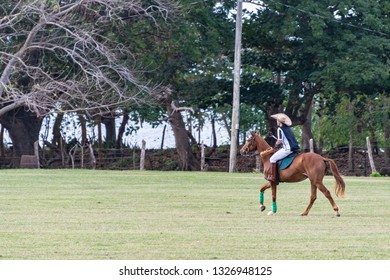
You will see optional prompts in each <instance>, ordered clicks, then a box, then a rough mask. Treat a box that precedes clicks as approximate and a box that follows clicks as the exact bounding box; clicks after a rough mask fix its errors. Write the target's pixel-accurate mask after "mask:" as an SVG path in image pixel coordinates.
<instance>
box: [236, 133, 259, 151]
mask: <svg viewBox="0 0 390 280" xmlns="http://www.w3.org/2000/svg"><path fill="white" fill-rule="evenodd" d="M256 137H259V134H258V132H257V133H254V132H252V131H251V136H250V137H249V138H248V140H246V142H245V144H244V146H242V148H241V150H240V154H241V155H242V156H247V155H249V153H252V152H254V151H256V149H257V146H256Z"/></svg>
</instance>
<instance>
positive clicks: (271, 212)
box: [268, 184, 278, 216]
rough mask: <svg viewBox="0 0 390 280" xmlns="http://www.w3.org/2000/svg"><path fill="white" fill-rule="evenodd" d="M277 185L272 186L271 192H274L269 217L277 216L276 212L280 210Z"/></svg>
mask: <svg viewBox="0 0 390 280" xmlns="http://www.w3.org/2000/svg"><path fill="white" fill-rule="evenodd" d="M276 186H277V185H276V184H271V190H272V210H271V211H269V212H268V216H272V215H274V214H276V211H277V210H278V209H277V207H276Z"/></svg>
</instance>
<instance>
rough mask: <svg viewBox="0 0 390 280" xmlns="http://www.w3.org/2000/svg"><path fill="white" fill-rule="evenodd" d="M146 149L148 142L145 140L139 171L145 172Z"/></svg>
mask: <svg viewBox="0 0 390 280" xmlns="http://www.w3.org/2000/svg"><path fill="white" fill-rule="evenodd" d="M145 147H146V142H145V140H142V149H141V160H140V166H139V170H145Z"/></svg>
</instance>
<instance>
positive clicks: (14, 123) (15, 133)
mask: <svg viewBox="0 0 390 280" xmlns="http://www.w3.org/2000/svg"><path fill="white" fill-rule="evenodd" d="M42 120H43V119H42V118H37V117H36V115H35V114H34V113H32V112H30V111H27V110H25V109H24V108H19V109H16V110H13V111H10V112H8V113H6V114H4V115H2V116H1V117H0V123H1V124H2V125H3V126H4V127H5V128H6V129H7V130H8V132H9V135H10V137H11V140H12V145H13V162H12V163H13V165H14V166H15V167H19V166H20V158H21V156H22V155H34V143H35V142H36V141H37V140H38V139H39V131H40V129H41V125H42Z"/></svg>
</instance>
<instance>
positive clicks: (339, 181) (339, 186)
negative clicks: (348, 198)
mask: <svg viewBox="0 0 390 280" xmlns="http://www.w3.org/2000/svg"><path fill="white" fill-rule="evenodd" d="M324 161H325V162H328V163H329V166H330V170H331V171H332V174H333V177H334V178H335V179H336V185H335V187H334V191H335V193H336V196H337V197H344V194H345V183H344V180H343V178H342V177H341V175H340V172H339V169H338V168H337V165H336V163H335V162H334V160H333V159H330V158H324Z"/></svg>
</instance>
